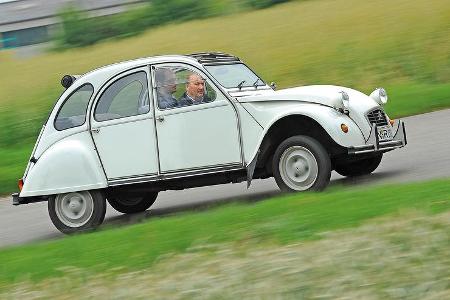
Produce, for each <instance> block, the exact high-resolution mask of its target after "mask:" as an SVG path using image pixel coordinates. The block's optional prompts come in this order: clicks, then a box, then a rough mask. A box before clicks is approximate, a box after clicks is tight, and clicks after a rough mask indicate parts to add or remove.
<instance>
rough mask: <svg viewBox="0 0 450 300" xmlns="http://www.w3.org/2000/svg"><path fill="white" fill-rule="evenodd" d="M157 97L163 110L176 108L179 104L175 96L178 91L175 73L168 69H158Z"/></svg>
mask: <svg viewBox="0 0 450 300" xmlns="http://www.w3.org/2000/svg"><path fill="white" fill-rule="evenodd" d="M155 80H156V96H157V99H158V106H159V108H161V109H165V108H171V107H176V106H177V104H178V102H177V99H176V98H175V97H174V96H173V93H175V92H176V91H177V85H176V77H175V73H174V72H173V71H172V70H171V69H168V68H161V69H156V71H155Z"/></svg>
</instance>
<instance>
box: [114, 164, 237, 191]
mask: <svg viewBox="0 0 450 300" xmlns="http://www.w3.org/2000/svg"><path fill="white" fill-rule="evenodd" d="M242 169H243V168H242V166H241V164H240V163H235V164H229V165H219V166H211V167H207V168H203V169H184V170H182V171H174V172H168V173H164V174H159V175H158V174H146V175H144V176H142V175H139V176H130V177H123V178H114V179H111V180H108V186H119V185H128V184H136V183H145V182H154V181H165V180H168V179H177V178H183V177H192V176H200V175H208V174H212V173H221V172H227V171H237V170H242Z"/></svg>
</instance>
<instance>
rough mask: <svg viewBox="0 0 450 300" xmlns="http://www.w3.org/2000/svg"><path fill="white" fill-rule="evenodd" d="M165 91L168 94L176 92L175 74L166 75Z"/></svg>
mask: <svg viewBox="0 0 450 300" xmlns="http://www.w3.org/2000/svg"><path fill="white" fill-rule="evenodd" d="M166 90H167V92H168V93H171V94H173V93H175V92H176V91H177V85H176V78H175V74H173V73H168V74H167V77H166Z"/></svg>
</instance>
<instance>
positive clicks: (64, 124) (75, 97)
mask: <svg viewBox="0 0 450 300" xmlns="http://www.w3.org/2000/svg"><path fill="white" fill-rule="evenodd" d="M93 93H94V88H93V87H92V85H90V84H86V85H83V86H82V87H80V88H79V89H78V90H76V91H75V92H74V93H72V94H71V95H70V96H69V97H68V98H67V99H66V101H65V102H64V104H63V105H62V106H61V108H60V109H59V112H58V115H57V116H56V118H55V128H56V129H57V130H65V129H69V128H73V127H78V126H81V125H83V124H84V122H86V110H87V106H88V104H89V99H91V96H92V94H93Z"/></svg>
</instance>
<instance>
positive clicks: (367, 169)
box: [334, 153, 383, 177]
mask: <svg viewBox="0 0 450 300" xmlns="http://www.w3.org/2000/svg"><path fill="white" fill-rule="evenodd" d="M382 158H383V153H379V154H377V155H375V156H372V157H368V158H364V159H361V160H357V161H347V162H340V163H339V164H336V165H335V167H334V170H335V171H336V172H337V173H338V174H340V175H342V176H346V177H356V176H362V175H367V174H370V173H372V172H373V171H375V170H376V168H378V166H379V165H380V163H381V159H382Z"/></svg>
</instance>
